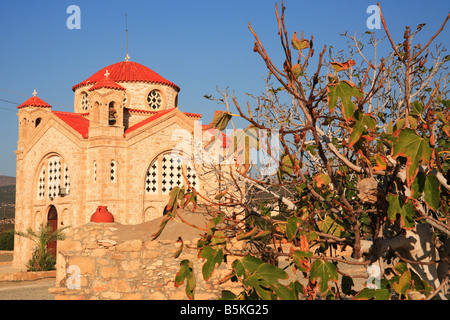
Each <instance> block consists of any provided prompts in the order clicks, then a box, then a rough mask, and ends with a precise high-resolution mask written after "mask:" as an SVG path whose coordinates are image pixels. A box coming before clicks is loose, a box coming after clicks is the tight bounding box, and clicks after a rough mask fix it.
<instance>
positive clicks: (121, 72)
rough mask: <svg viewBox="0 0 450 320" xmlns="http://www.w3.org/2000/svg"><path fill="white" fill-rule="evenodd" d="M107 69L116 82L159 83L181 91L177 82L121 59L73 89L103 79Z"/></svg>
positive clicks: (110, 77)
mask: <svg viewBox="0 0 450 320" xmlns="http://www.w3.org/2000/svg"><path fill="white" fill-rule="evenodd" d="M106 71H108V73H109V76H108V77H109V79H111V80H113V81H115V82H147V83H158V84H164V85H168V86H171V87H173V88H174V89H175V90H177V91H180V88H179V87H178V86H177V85H176V84H174V83H172V82H170V81H168V80H166V79H164V78H163V77H161V76H160V75H159V74H157V73H156V72H155V71H153V70H151V69H149V68H147V67H146V66H144V65H142V64H139V63H137V62H133V61H121V62H117V63H114V64H112V65H110V66H107V67H105V68H103V69H101V70H99V71H97V72H96V73H94V74H93V75H92V76H90V77H89V78H87V79H86V80H84V81H83V82H80V83H79V84H77V85H75V86H73V87H72V90H73V91H75V89H76V88H78V87H81V86H86V85H91V84H95V83H97V82H99V81H101V80H102V79H103V78H104V75H105V73H106Z"/></svg>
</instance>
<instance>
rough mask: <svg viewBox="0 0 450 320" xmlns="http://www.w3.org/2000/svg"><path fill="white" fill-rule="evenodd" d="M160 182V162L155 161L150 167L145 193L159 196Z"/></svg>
mask: <svg viewBox="0 0 450 320" xmlns="http://www.w3.org/2000/svg"><path fill="white" fill-rule="evenodd" d="M158 181H159V173H158V161H154V162H153V163H152V164H151V165H150V168H149V169H148V170H147V174H146V176H145V192H146V193H151V194H157V193H158Z"/></svg>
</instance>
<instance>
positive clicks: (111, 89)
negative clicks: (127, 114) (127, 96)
mask: <svg viewBox="0 0 450 320" xmlns="http://www.w3.org/2000/svg"><path fill="white" fill-rule="evenodd" d="M88 91H89V100H90V104H91V105H90V107H91V110H90V112H89V137H90V138H91V137H95V136H110V135H113V136H114V135H117V134H123V132H124V123H123V113H124V110H123V96H124V91H125V88H124V87H122V86H120V85H119V84H117V83H116V82H115V81H114V80H112V79H110V78H109V72H108V70H106V73H105V75H104V77H103V79H101V80H100V81H99V82H97V83H96V84H95V85H93V86H92V87H91V88H90V89H89V90H88Z"/></svg>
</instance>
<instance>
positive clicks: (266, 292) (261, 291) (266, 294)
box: [242, 274, 272, 300]
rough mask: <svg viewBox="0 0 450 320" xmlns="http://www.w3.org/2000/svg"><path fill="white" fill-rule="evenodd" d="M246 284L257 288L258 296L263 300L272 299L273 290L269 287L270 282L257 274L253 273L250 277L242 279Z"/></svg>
mask: <svg viewBox="0 0 450 320" xmlns="http://www.w3.org/2000/svg"><path fill="white" fill-rule="evenodd" d="M242 284H243V285H244V286H250V287H252V288H254V289H255V291H256V293H257V294H258V296H259V297H260V298H261V299H263V300H271V298H272V295H271V293H272V290H271V289H269V288H270V286H269V284H268V283H267V282H266V281H264V279H261V277H260V276H259V275H257V274H253V275H251V276H250V277H248V278H246V279H244V280H243V281H242Z"/></svg>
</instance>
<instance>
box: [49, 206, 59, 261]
mask: <svg viewBox="0 0 450 320" xmlns="http://www.w3.org/2000/svg"><path fill="white" fill-rule="evenodd" d="M47 224H48V225H49V226H50V227H51V230H52V233H53V232H54V231H56V230H57V229H58V212H57V211H56V208H55V206H53V205H51V206H50V208H49V210H48V215H47ZM47 250H48V252H50V253H51V254H52V255H53V256H54V257H56V240H52V241H49V242H48V243H47Z"/></svg>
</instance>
